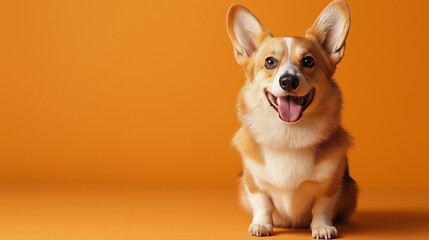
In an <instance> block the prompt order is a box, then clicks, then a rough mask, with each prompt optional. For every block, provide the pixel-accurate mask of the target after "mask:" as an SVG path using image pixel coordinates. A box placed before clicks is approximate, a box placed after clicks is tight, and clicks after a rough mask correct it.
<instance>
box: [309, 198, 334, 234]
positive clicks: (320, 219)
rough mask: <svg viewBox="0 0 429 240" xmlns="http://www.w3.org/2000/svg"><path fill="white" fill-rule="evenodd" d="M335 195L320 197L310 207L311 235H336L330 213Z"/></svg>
mask: <svg viewBox="0 0 429 240" xmlns="http://www.w3.org/2000/svg"><path fill="white" fill-rule="evenodd" d="M335 199H336V197H335V196H334V197H321V198H319V199H317V200H316V201H315V203H314V205H313V208H312V209H311V213H312V214H313V220H312V221H311V235H312V236H313V238H316V239H331V238H335V237H336V236H337V229H336V228H335V227H334V226H332V213H333V210H334V205H335Z"/></svg>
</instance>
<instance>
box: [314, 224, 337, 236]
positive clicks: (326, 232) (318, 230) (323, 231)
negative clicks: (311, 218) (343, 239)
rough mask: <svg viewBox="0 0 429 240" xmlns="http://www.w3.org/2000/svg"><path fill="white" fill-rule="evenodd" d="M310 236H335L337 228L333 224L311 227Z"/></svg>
mask: <svg viewBox="0 0 429 240" xmlns="http://www.w3.org/2000/svg"><path fill="white" fill-rule="evenodd" d="M311 236H312V237H313V238H316V239H332V238H335V237H336V236H337V229H336V228H335V227H334V226H320V227H314V228H313V229H311Z"/></svg>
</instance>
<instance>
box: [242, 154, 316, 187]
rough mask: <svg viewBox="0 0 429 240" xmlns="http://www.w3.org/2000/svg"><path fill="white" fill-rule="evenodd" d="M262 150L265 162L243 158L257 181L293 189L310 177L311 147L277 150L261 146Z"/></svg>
mask: <svg viewBox="0 0 429 240" xmlns="http://www.w3.org/2000/svg"><path fill="white" fill-rule="evenodd" d="M262 152H263V155H264V160H265V164H260V163H257V162H255V161H253V160H251V159H246V160H245V164H246V167H247V168H248V169H249V170H250V172H251V173H252V175H253V176H254V178H255V180H256V181H257V182H260V183H262V182H263V183H268V184H270V185H273V186H274V187H276V188H279V189H289V190H293V189H296V188H298V186H299V185H300V184H301V183H303V182H304V181H306V180H308V179H310V178H311V177H312V176H311V175H312V173H313V169H314V157H315V156H314V152H313V151H312V150H311V149H302V150H293V151H287V150H280V151H279V150H276V149H269V148H262Z"/></svg>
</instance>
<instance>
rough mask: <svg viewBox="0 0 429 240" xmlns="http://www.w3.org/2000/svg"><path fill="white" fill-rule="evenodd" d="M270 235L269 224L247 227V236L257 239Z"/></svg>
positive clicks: (271, 227)
mask: <svg viewBox="0 0 429 240" xmlns="http://www.w3.org/2000/svg"><path fill="white" fill-rule="evenodd" d="M272 233H273V226H272V225H271V224H256V223H252V224H250V226H249V234H250V235H252V236H257V237H262V236H270V235H271V234H272Z"/></svg>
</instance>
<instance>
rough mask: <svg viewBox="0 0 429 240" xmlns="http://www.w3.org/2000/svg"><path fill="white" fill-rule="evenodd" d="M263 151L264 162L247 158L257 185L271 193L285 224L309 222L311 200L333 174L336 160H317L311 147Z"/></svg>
mask: <svg viewBox="0 0 429 240" xmlns="http://www.w3.org/2000/svg"><path fill="white" fill-rule="evenodd" d="M262 151H263V156H264V161H265V164H261V163H258V162H256V161H253V160H251V159H245V160H244V163H245V165H246V167H247V169H248V170H249V171H250V172H251V174H252V176H253V178H254V180H255V183H256V185H257V186H258V187H259V188H260V189H261V190H262V191H264V192H265V193H267V194H268V195H269V196H270V198H271V199H272V201H273V204H274V206H275V209H276V211H277V212H278V213H279V215H281V216H283V217H282V222H283V223H282V224H285V225H295V224H298V225H299V224H306V222H307V221H309V219H310V218H309V216H310V215H309V214H310V207H311V204H312V202H313V201H314V199H315V198H316V196H317V195H319V194H320V193H321V190H322V189H323V187H324V186H326V184H327V181H324V180H326V179H327V178H329V177H330V176H332V174H333V172H334V171H335V168H336V163H337V161H336V160H335V159H332V160H328V159H326V160H324V161H323V162H321V163H318V164H316V162H315V151H314V150H313V149H311V148H307V149H300V150H289V151H288V150H276V149H270V148H262Z"/></svg>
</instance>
